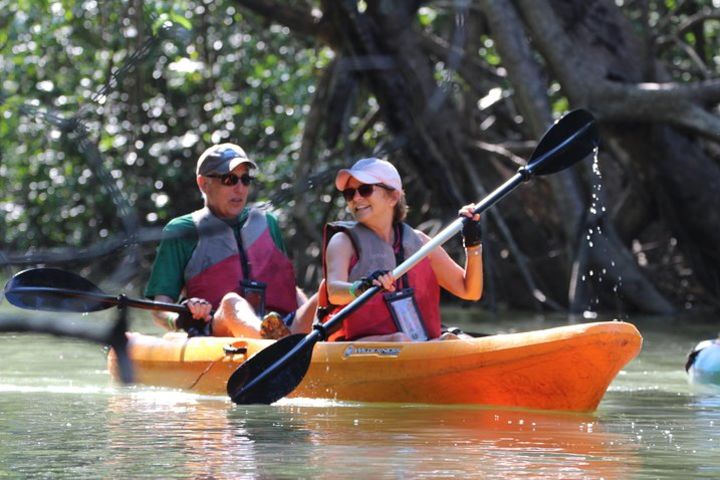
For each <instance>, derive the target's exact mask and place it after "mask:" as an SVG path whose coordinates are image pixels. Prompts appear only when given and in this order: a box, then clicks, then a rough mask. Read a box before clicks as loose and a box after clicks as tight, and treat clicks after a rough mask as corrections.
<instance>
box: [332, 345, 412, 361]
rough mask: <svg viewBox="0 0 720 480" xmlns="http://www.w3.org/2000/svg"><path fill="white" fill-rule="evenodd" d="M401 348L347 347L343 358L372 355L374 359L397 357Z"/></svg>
mask: <svg viewBox="0 0 720 480" xmlns="http://www.w3.org/2000/svg"><path fill="white" fill-rule="evenodd" d="M400 350H402V347H356V346H355V345H349V346H348V347H347V348H346V349H345V351H344V352H343V357H344V358H348V357H353V356H360V355H362V356H367V355H372V356H375V357H397V356H398V355H399V354H400Z"/></svg>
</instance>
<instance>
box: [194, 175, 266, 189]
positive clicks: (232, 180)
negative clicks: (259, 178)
mask: <svg viewBox="0 0 720 480" xmlns="http://www.w3.org/2000/svg"><path fill="white" fill-rule="evenodd" d="M205 176H206V177H210V178H219V179H220V183H222V184H223V185H225V186H226V187H232V186H235V185H237V184H238V182H242V184H243V185H245V186H246V187H247V186H248V185H250V184H251V183H253V180H255V177H251V176H250V175H248V174H247V173H244V174H242V175H240V176H238V175H235V174H234V173H226V174H224V175H205Z"/></svg>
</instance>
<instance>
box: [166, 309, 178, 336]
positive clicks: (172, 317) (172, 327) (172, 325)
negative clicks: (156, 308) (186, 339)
mask: <svg viewBox="0 0 720 480" xmlns="http://www.w3.org/2000/svg"><path fill="white" fill-rule="evenodd" d="M175 320H177V315H173V314H172V313H171V314H170V315H168V317H167V324H168V327H170V331H171V332H177V324H176V323H175Z"/></svg>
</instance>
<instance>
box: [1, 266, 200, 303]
mask: <svg viewBox="0 0 720 480" xmlns="http://www.w3.org/2000/svg"><path fill="white" fill-rule="evenodd" d="M5 297H6V298H7V299H8V301H9V302H10V303H12V304H13V305H15V306H16V307H20V308H25V309H30V310H46V311H50V312H82V313H87V312H97V311H99V310H105V309H108V308H110V307H113V306H116V305H117V306H121V307H135V308H142V309H145V310H157V311H165V312H175V313H185V312H187V311H188V309H187V308H186V307H185V306H183V305H178V304H176V303H165V302H153V301H150V300H139V299H134V298H129V297H126V296H125V295H122V294H121V295H118V296H112V295H108V294H106V293H105V292H103V291H102V290H100V288H98V287H97V286H96V285H95V284H94V283H92V282H91V281H90V280H87V279H86V278H83V277H81V276H80V275H76V274H74V273H72V272H67V271H65V270H60V269H57V268H30V269H28V270H23V271H22V272H18V273H16V274H15V275H14V276H13V277H12V278H11V279H10V281H8V283H7V284H6V285H5Z"/></svg>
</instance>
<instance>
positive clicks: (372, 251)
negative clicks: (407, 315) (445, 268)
mask: <svg viewBox="0 0 720 480" xmlns="http://www.w3.org/2000/svg"><path fill="white" fill-rule="evenodd" d="M400 228H402V229H403V230H402V245H401V246H399V245H398V247H399V248H402V249H403V253H404V257H405V258H407V257H409V256H410V255H412V254H413V253H415V252H416V251H418V250H419V249H420V247H422V245H423V243H422V239H421V238H420V237H419V236H418V234H417V233H415V230H413V229H412V227H410V226H409V225H407V224H404V223H402V224H400ZM337 232H344V233H346V234H347V235H348V236H349V237H350V240H351V241H352V244H353V247H354V248H355V254H356V255H357V261H356V262H354V263H353V262H351V265H350V271H349V272H348V281H349V282H354V281H356V280H359V279H360V278H362V277H364V276H367V275H369V274H371V273H372V272H374V271H375V270H392V269H393V268H395V267H396V266H397V265H396V263H397V262H396V257H395V251H394V249H393V247H392V246H390V245H388V244H387V243H386V242H384V241H383V240H382V239H380V237H378V236H377V235H376V234H375V233H374V232H373V231H372V230H370V229H369V228H367V227H365V226H364V225H362V224H361V223H358V222H333V223H329V224H327V225H326V226H325V230H324V232H323V238H324V240H323V244H324V248H323V272H324V274H325V275H324V276H325V278H327V266H326V258H325V255H326V250H327V244H328V242H329V241H330V238H331V237H332V236H333V235H334V234H336V233H337ZM406 275H407V280H408V282H407V283H408V284H409V286H410V287H412V288H413V289H414V291H415V301H416V302H417V305H418V308H419V310H420V313H421V315H422V320H423V325H424V327H425V331H426V332H427V335H428V338H437V337H439V336H440V333H441V331H440V330H441V327H440V323H441V321H440V286H439V284H438V281H437V278H436V277H435V272H433V270H432V266H431V265H430V259H428V258H427V257H426V258H424V259H423V260H421V261H420V262H418V263H417V264H416V265H415V266H414V267H413V268H411V269H410V271H409V272H407V274H406ZM396 285H397V286H398V287H400V286H401V282H400V281H398V282H397V283H396ZM320 289H321V291H320V295H319V306H320V307H326V308H327V307H329V308H330V309H331V310H330V315H333V314H335V313H337V312H338V311H340V310H341V307H339V306H329V305H328V303H329V302H328V293H327V286H326V284H325V281H323V283H322V284H321V286H320ZM328 319H329V318H328ZM397 331H398V328H397V326H396V325H395V322H394V320H393V318H392V314H391V313H390V310H389V309H388V306H387V304H386V303H385V299H384V298H383V296H382V294H381V293H378V294H377V295H375V296H373V297H372V298H371V299H370V300H368V301H367V302H366V303H365V304H364V305H363V306H362V307H360V308H359V309H358V310H357V311H356V312H354V313H352V314H351V315H349V316H348V317H346V318H345V320H344V321H343V325H342V327H341V328H340V330H339V331H338V332H334V333H333V335H331V337H330V339H331V340H341V339H342V340H354V339H356V338H360V337H366V336H369V335H385V334H390V333H395V332H397Z"/></svg>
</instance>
